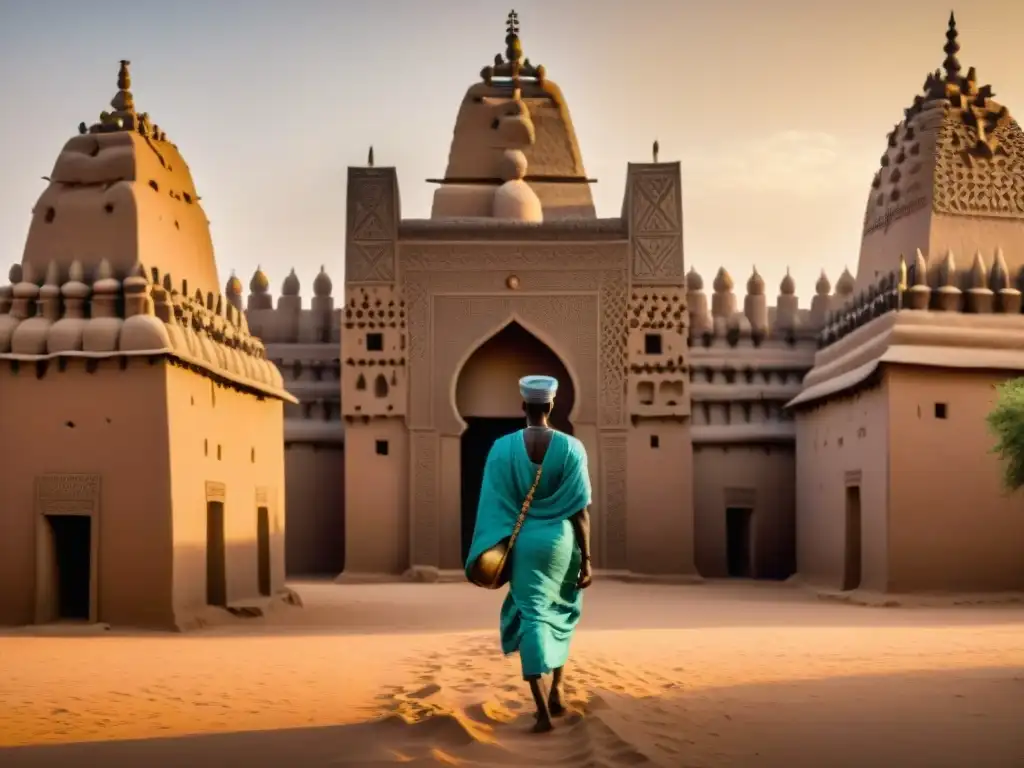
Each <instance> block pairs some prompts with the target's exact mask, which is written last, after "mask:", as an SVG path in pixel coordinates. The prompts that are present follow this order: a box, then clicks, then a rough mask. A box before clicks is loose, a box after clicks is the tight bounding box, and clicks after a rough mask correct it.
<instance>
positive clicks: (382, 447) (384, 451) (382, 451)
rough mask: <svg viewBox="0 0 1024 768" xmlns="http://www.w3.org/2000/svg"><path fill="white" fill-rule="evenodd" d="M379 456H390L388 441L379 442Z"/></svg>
mask: <svg viewBox="0 0 1024 768" xmlns="http://www.w3.org/2000/svg"><path fill="white" fill-rule="evenodd" d="M377 455H378V456H387V455H388V441H387V440H378V441H377Z"/></svg>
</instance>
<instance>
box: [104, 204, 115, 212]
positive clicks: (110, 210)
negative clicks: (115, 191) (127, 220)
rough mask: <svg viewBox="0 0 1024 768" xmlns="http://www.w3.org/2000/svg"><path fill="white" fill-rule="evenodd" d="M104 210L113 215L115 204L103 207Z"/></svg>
mask: <svg viewBox="0 0 1024 768" xmlns="http://www.w3.org/2000/svg"><path fill="white" fill-rule="evenodd" d="M103 210H104V211H106V212H107V213H113V212H114V204H113V203H107V204H106V205H104V206H103Z"/></svg>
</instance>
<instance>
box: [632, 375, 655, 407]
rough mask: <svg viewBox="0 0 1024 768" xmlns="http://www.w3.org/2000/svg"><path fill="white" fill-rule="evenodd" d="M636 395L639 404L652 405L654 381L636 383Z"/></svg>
mask: <svg viewBox="0 0 1024 768" xmlns="http://www.w3.org/2000/svg"><path fill="white" fill-rule="evenodd" d="M636 397H637V400H639V401H640V405H654V382H651V381H641V382H640V383H639V384H637V385H636Z"/></svg>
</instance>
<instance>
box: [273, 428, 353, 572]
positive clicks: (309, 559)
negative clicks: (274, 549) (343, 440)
mask: <svg viewBox="0 0 1024 768" xmlns="http://www.w3.org/2000/svg"><path fill="white" fill-rule="evenodd" d="M285 479H286V485H287V492H286V499H287V505H286V509H287V513H286V515H285V519H286V521H287V526H286V527H287V530H288V540H287V543H286V548H287V549H286V555H285V564H286V570H287V573H288V576H289V577H290V578H291V577H297V576H332V577H333V576H337V575H338V574H339V573H341V572H342V570H344V567H345V452H344V449H343V447H342V446H341V445H317V444H316V443H288V444H286V445H285Z"/></svg>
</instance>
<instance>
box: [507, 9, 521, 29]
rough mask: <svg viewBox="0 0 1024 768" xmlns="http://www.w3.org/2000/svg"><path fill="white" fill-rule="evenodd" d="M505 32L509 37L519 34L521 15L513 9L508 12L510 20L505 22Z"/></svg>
mask: <svg viewBox="0 0 1024 768" xmlns="http://www.w3.org/2000/svg"><path fill="white" fill-rule="evenodd" d="M505 32H506V33H507V34H509V35H518V34H519V14H518V13H516V12H515V9H514V8H513V9H512V10H511V11H509V12H508V19H507V20H506V22H505Z"/></svg>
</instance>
